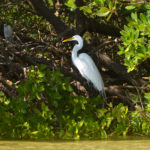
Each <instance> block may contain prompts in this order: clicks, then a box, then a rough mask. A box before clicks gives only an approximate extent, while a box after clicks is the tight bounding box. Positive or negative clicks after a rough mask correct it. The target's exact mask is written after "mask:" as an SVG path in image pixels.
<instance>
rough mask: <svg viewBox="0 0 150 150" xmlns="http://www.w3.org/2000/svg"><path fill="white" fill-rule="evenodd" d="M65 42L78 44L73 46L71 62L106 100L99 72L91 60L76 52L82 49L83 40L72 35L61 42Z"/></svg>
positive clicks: (86, 55) (85, 55) (84, 54)
mask: <svg viewBox="0 0 150 150" xmlns="http://www.w3.org/2000/svg"><path fill="white" fill-rule="evenodd" d="M67 41H77V42H78V43H77V44H75V46H74V47H73V51H72V62H73V64H74V65H75V66H76V68H77V69H78V70H79V72H80V74H81V75H82V76H83V77H84V78H85V79H86V80H87V81H88V82H92V84H93V85H94V87H95V89H97V90H98V91H99V92H100V93H101V94H102V96H103V98H106V94H105V90H104V83H103V79H102V77H101V74H100V72H99V71H98V69H97V67H96V65H95V63H94V61H93V60H92V58H91V57H90V56H89V55H88V54H86V53H81V54H79V55H78V51H79V50H81V49H82V47H83V39H82V37H81V36H79V35H74V36H73V37H71V38H68V39H66V40H64V41H63V42H67Z"/></svg>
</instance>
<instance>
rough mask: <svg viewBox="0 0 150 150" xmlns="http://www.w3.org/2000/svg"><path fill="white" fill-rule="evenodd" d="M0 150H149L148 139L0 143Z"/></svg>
mask: <svg viewBox="0 0 150 150" xmlns="http://www.w3.org/2000/svg"><path fill="white" fill-rule="evenodd" d="M0 150H150V139H141V138H140V139H139V138H138V139H137V138H136V139H135V138H132V139H131V138H130V139H121V140H120V139H113V140H96V141H95V140H93V141H92V140H91V141H47V142H35V141H0Z"/></svg>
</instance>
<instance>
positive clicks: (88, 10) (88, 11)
mask: <svg viewBox="0 0 150 150" xmlns="http://www.w3.org/2000/svg"><path fill="white" fill-rule="evenodd" d="M80 10H83V11H85V12H87V13H89V14H91V13H92V9H91V7H90V6H83V7H81V8H80Z"/></svg>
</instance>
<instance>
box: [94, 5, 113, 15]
mask: <svg viewBox="0 0 150 150" xmlns="http://www.w3.org/2000/svg"><path fill="white" fill-rule="evenodd" d="M109 13H110V10H109V9H108V8H106V7H102V8H101V9H100V10H99V11H98V12H97V13H96V15H97V16H99V17H105V16H107V15H108V14H109Z"/></svg>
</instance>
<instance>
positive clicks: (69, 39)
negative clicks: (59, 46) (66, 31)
mask: <svg viewBox="0 0 150 150" xmlns="http://www.w3.org/2000/svg"><path fill="white" fill-rule="evenodd" d="M71 40H73V37H71V38H68V39H66V40H63V42H68V41H71Z"/></svg>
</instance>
